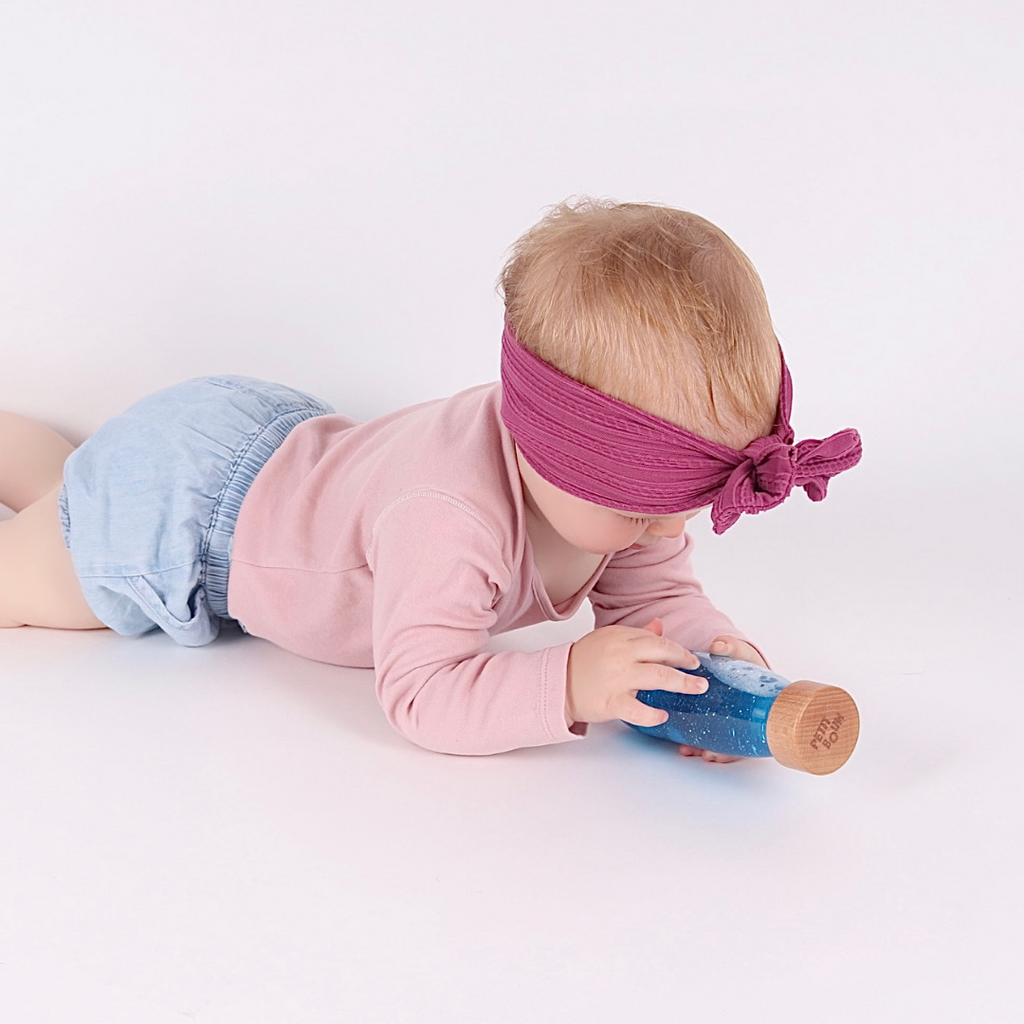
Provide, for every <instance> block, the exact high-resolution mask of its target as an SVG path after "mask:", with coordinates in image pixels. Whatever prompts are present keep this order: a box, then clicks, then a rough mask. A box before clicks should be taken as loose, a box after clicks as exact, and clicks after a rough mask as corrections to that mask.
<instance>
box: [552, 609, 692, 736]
mask: <svg viewBox="0 0 1024 1024" xmlns="http://www.w3.org/2000/svg"><path fill="white" fill-rule="evenodd" d="M661 632H662V625H661V620H660V619H654V620H653V621H652V622H650V623H649V624H648V625H647V626H645V627H644V628H643V629H636V628H634V627H633V626H602V627H601V628H600V629H595V630H594V631H593V632H592V633H588V634H587V635H586V636H585V637H583V638H582V639H581V640H577V641H576V643H574V644H573V645H572V647H571V648H570V650H569V668H568V678H567V682H566V688H565V719H566V722H567V723H568V725H569V726H570V727H571V726H572V725H573V723H575V722H611V721H614V720H615V719H621V720H622V721H624V722H629V723H630V724H631V725H646V726H652V725H661V724H662V723H663V722H667V721H668V712H667V711H663V710H662V709H660V708H652V707H649V706H648V705H647V704H644V703H642V702H641V701H638V700H637V699H636V694H637V691H638V690H671V691H673V692H674V693H703V692H704V691H705V690H706V689H707V688H708V683H707V680H706V679H704V678H703V677H702V676H690V675H686V673H684V672H677V671H676V668H697V667H698V666H699V665H700V661H699V660H698V659H697V656H696V655H695V654H693V653H692V652H691V651H688V650H687V649H686V648H685V647H681V646H680V645H679V644H677V643H675V642H674V641H672V640H668V639H666V638H665V637H663V636H662V635H661Z"/></svg>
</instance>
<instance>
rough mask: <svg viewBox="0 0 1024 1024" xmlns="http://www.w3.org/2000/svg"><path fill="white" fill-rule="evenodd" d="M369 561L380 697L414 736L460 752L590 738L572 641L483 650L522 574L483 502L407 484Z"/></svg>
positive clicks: (386, 515)
mask: <svg viewBox="0 0 1024 1024" xmlns="http://www.w3.org/2000/svg"><path fill="white" fill-rule="evenodd" d="M368 560H369V565H370V569H371V570H372V572H373V577H374V603H373V653H374V665H375V666H376V672H377V696H378V699H379V700H380V703H381V706H382V707H383V709H384V712H385V714H386V715H387V717H388V720H389V721H390V722H391V724H392V725H393V726H394V727H395V728H396V729H397V730H398V731H399V732H400V733H401V734H402V735H403V736H405V737H406V738H408V739H410V740H412V741H413V742H414V743H417V744H419V745H420V746H423V747H427V748H429V749H431V750H437V751H441V752H444V753H450V754H493V753H497V752H499V751H503V750H512V749H514V748H516V747H531V746H540V745H542V744H546V743H558V742H561V741H566V740H572V739H577V738H578V736H577V735H575V734H574V733H572V732H570V731H569V728H568V727H567V726H566V724H565V674H566V664H567V662H568V658H569V648H570V646H571V645H570V644H563V645H561V646H559V647H550V648H547V649H546V650H541V651H536V652H518V651H508V652H502V653H500V654H489V653H486V652H484V651H483V647H484V645H485V644H486V643H487V641H488V639H489V636H490V634H489V630H490V628H491V627H492V626H493V625H494V623H495V619H496V616H495V613H494V605H495V603H496V601H497V600H498V597H499V595H500V594H502V593H503V592H506V591H507V590H508V589H509V587H510V585H511V578H510V569H509V567H508V566H507V565H506V563H505V560H504V559H503V558H502V557H501V544H500V542H499V540H498V538H497V537H496V536H495V534H494V533H493V532H492V531H491V530H490V528H489V527H488V526H487V524H486V523H485V522H484V521H483V519H482V518H480V517H479V515H478V514H477V513H476V512H475V510H474V509H472V508H471V507H470V506H468V505H466V504H465V503H463V502H460V501H459V500H458V499H456V498H453V497H451V496H450V495H447V494H444V493H440V492H437V491H429V492H416V493H414V494H411V495H405V496H403V497H402V498H400V499H399V500H398V501H396V502H394V503H392V505H390V506H389V507H388V508H386V509H385V510H384V511H383V512H382V513H381V515H380V516H379V517H378V519H377V522H376V523H375V525H374V533H373V539H372V542H371V544H370V550H369V556H368Z"/></svg>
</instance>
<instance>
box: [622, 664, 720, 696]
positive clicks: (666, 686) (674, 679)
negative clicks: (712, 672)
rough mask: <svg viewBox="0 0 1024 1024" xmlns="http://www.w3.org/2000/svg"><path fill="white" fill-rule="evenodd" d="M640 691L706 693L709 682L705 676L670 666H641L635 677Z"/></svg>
mask: <svg viewBox="0 0 1024 1024" xmlns="http://www.w3.org/2000/svg"><path fill="white" fill-rule="evenodd" d="M637 680H638V681H639V682H640V684H641V685H640V686H638V687H637V689H638V690H668V691H670V692H671V693H704V692H705V691H706V690H707V688H708V681H707V680H706V679H705V678H704V677H703V676H694V675H691V674H690V673H689V672H680V671H678V670H677V669H674V668H671V667H670V666H668V665H650V664H648V665H641V666H639V671H638V673H637V675H636V677H634V681H637Z"/></svg>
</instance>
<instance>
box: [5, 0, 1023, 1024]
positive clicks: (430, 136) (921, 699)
mask: <svg viewBox="0 0 1024 1024" xmlns="http://www.w3.org/2000/svg"><path fill="white" fill-rule="evenodd" d="M1022 28H1024V14H1022V11H1021V8H1020V5H1019V4H1016V3H1011V2H1010V0H1002V2H1000V0H980V2H973V3H967V2H966V0H963V2H942V3H937V2H930V3H921V2H906V3H901V4H886V3H881V2H878V0H866V2H864V3H860V4H855V5H849V4H842V5H840V4H838V3H829V2H825V3H798V2H793V0H779V2H775V3H771V4H768V3H756V2H754V0H747V2H740V0H721V2H718V3H714V4H711V3H687V2H681V3H669V2H667V0H661V2H645V0H639V2H636V3H633V4H628V5H622V4H612V3H607V2H605V0H596V2H595V3H592V4H591V5H589V6H587V7H583V6H580V5H578V4H571V3H568V2H567V0H548V2H546V3H537V2H534V0H521V2H519V3H517V4H514V5H506V6H498V5H488V4H485V3H479V2H477V3H469V2H453V0H435V2H434V3H432V4H423V5H419V4H413V3H410V2H408V0H405V2H401V0H398V2H395V0H382V2H379V3H376V4H361V3H360V4H357V3H353V2H350V0H335V2H327V0H318V2H313V0H290V2H287V3H286V2H283V0H248V2H246V3H242V2H237V0H233V2H229V0H210V2H206V3H198V2H195V0H173V2H171V0H166V2H165V0H144V2H142V3H139V2H134V3H129V2H113V0H92V2H90V3H88V4H80V3H73V2H70V0H52V2H48V3H29V2H27V0H6V2H4V3H2V4H0V309H2V316H0V356H2V361H0V407H4V408H8V409H13V410H16V411H20V412H25V413H28V414H33V415H37V416H39V417H41V418H43V419H45V420H46V421H47V422H49V423H51V424H52V425H54V426H55V427H57V428H58V429H61V430H63V431H64V432H65V433H67V434H68V436H70V437H71V438H72V439H74V440H76V441H78V440H81V439H82V438H84V437H85V436H86V435H87V434H88V433H89V432H90V431H92V430H93V429H95V427H96V426H98V425H99V423H101V422H102V421H103V420H104V419H105V418H106V417H107V416H109V415H111V414H113V413H115V412H118V411H119V410H120V409H122V408H123V407H124V406H126V405H127V404H129V403H130V402H132V401H133V400H134V399H136V398H138V397H140V396H141V395H142V394H144V393H146V392H148V391H151V390H154V389H156V388H158V387H161V386H164V385H166V384H169V383H172V382H174V381H176V380H179V379H183V378H186V377H189V376H195V375H198V374H203V373H211V372H235V373H244V374H249V375H253V376H264V377H269V378H276V379H279V380H282V381H285V382H287V383H290V384H292V385H295V386H298V387H301V388H305V389H308V390H311V391H314V392H317V393H319V394H321V395H322V396H323V397H325V398H327V399H328V400H330V401H331V402H333V403H334V404H335V405H336V406H337V407H338V408H339V409H342V410H344V411H346V412H349V413H350V414H352V415H356V416H359V417H370V416H373V415H375V414H378V413H381V412H385V411H388V410H391V409H394V408H397V407H399V406H402V405H407V404H410V403H412V402H415V401H420V400H423V399H427V398H433V397H439V396H442V395H446V394H450V393H452V392H454V391H457V390H459V389H461V388H464V387H467V386H470V385H473V384H476V383H481V382H484V381H487V380H491V379H494V378H495V377H496V375H497V351H498V335H499V331H500V321H501V308H500V303H499V301H498V299H497V297H496V295H495V290H494V283H495V279H496V277H497V274H498V271H499V268H500V265H501V262H502V259H503V255H504V252H505V249H506V247H507V246H508V245H509V244H510V243H511V242H512V241H513V240H514V239H515V238H516V237H517V235H518V234H520V233H521V232H522V231H523V230H525V229H526V228H527V227H529V226H530V225H531V224H532V223H533V222H534V221H535V220H536V219H537V218H538V217H539V215H540V214H541V212H542V210H543V208H544V207H545V206H546V205H548V204H551V203H554V202H557V201H559V200H561V199H563V198H565V197H567V196H569V195H574V194H579V193H588V194H592V195H600V196H613V197H615V198H618V199H622V200H654V201H662V202H668V203H671V204H673V205H676V206H682V207H685V208H688V209H692V210H694V211H696V212H698V213H701V214H702V215H704V216H706V217H708V218H710V219H711V220H713V221H715V222H716V223H718V224H719V225H721V226H722V227H723V228H724V229H725V230H726V231H727V232H729V233H730V234H731V235H732V237H733V238H734V239H735V240H736V241H737V242H738V243H739V244H740V246H741V247H742V248H743V249H744V250H745V251H746V252H747V253H748V255H749V256H750V257H751V259H752V260H753V261H754V263H755V265H756V266H757V267H758V269H759V270H760V272H761V274H762V277H763V279H764V282H765V285H766V288H767V291H768V295H769V299H770V302H771V305H772V309H773V314H774V317H775V320H776V325H777V328H778V331H779V334H780V337H781V339H782V341H783V344H784V346H785V349H786V353H787V358H788V360H789V363H790V365H791V368H792V370H793V375H794V379H795V385H796V397H795V404H794V416H793V421H794V425H795V427H796V429H797V433H798V435H799V436H822V434H823V433H828V432H831V431H833V430H836V429H839V428H842V427H846V426H857V427H858V428H859V429H860V430H861V432H862V434H863V437H864V443H865V459H864V462H863V464H862V466H861V467H859V468H858V469H856V470H855V471H853V472H851V473H848V474H844V475H843V476H841V477H839V478H837V480H836V481H835V482H834V484H833V493H832V494H831V495H830V497H829V499H828V501H826V502H825V503H823V504H821V505H811V504H810V503H809V502H807V501H806V500H805V499H804V498H803V497H802V496H799V497H795V498H793V499H792V500H791V501H790V502H788V503H787V504H786V505H785V506H784V507H783V508H782V509H780V510H778V511H776V512H773V513H772V514H771V515H770V516H764V517H759V518H757V519H751V520H750V521H745V522H744V523H742V524H740V525H738V526H737V527H736V528H735V529H734V530H732V531H730V533H729V534H728V535H726V536H725V537H723V538H711V537H710V532H709V531H708V529H707V526H706V524H705V525H700V526H698V527H697V530H698V532H699V533H700V534H701V540H702V544H701V549H700V552H699V555H700V563H699V564H700V566H701V567H702V570H703V574H704V576H705V579H706V581H707V586H708V589H709V591H710V592H711V593H712V595H713V596H714V597H715V598H716V599H717V600H718V602H719V603H720V604H721V605H722V606H723V607H724V608H725V609H726V610H727V611H728V612H730V614H732V615H733V617H734V618H735V619H736V620H737V621H738V622H739V623H740V624H741V625H742V627H743V628H745V629H746V630H747V631H748V632H749V633H750V634H751V635H752V636H754V637H755V638H757V639H758V641H759V642H760V643H761V644H762V645H763V646H764V647H765V649H766V650H767V651H768V653H769V655H770V656H771V657H772V659H773V661H774V663H775V664H776V665H777V667H778V668H779V669H780V670H781V671H783V672H785V673H787V674H789V675H794V676H809V677H811V678H822V679H826V680H829V681H834V682H837V683H840V684H841V685H845V686H847V687H848V688H850V689H851V690H852V691H853V692H854V693H855V695H856V696H857V699H858V701H859V703H860V704H861V709H862V716H863V719H864V726H863V728H864V731H863V737H862V742H861V746H860V749H859V750H858V752H857V754H856V755H855V757H854V759H853V760H851V762H850V764H849V765H847V766H846V767H845V768H844V769H843V770H842V771H841V772H840V773H839V774H837V775H835V776H832V777H830V778H828V779H810V778H805V777H803V776H799V775H797V774H796V773H792V772H787V771H785V770H784V769H781V768H779V767H777V766H774V765H771V764H765V763H755V764H742V765H736V766H732V767H721V766H707V765H701V764H693V763H690V762H683V761H679V760H678V759H676V758H675V756H674V754H672V752H671V750H670V748H669V747H668V746H667V745H659V744H654V743H652V742H650V741H641V738H639V737H634V736H632V735H631V734H629V733H628V732H627V731H625V730H624V729H621V728H619V727H617V726H607V727H604V728H601V729H595V730H594V731H593V735H592V736H591V737H590V739H588V741H587V743H585V744H574V745H572V747H571V749H567V748H551V749H544V750H535V751H523V752H518V753H515V754H510V755H504V756H501V757H496V758H488V759H482V760H481V759H457V758H448V757H442V756H439V755H432V754H427V753H424V752H421V751H419V750H417V749H415V748H412V747H409V746H408V745H407V744H405V743H404V742H403V741H401V740H399V739H398V738H397V737H395V736H393V735H392V734H391V733H390V732H389V730H388V728H387V726H386V723H384V721H383V717H382V715H381V713H380V712H379V710H378V709H377V708H376V705H375V704H374V701H373V695H372V682H371V677H370V674H369V673H361V672H356V671H348V670H337V669H329V668H327V667H325V666H320V665H314V664H311V663H307V662H304V661H301V660H300V659H297V658H293V657H290V656H287V655H284V654H283V653H282V652H278V651H275V650H273V649H272V648H270V647H269V646H268V645H265V644H262V643H261V642H259V641H254V640H250V639H248V638H242V637H237V636H234V637H227V638H225V639H223V641H221V642H218V644H217V645H215V646H214V647H213V648H210V649H208V650H205V651H200V652H184V651H179V650H177V649H175V648H174V647H173V645H172V644H171V643H170V642H169V641H166V640H165V638H162V637H147V638H144V639H142V640H139V641H124V640H120V639H119V638H116V637H113V636H109V635H106V634H92V635H87V636H74V635H68V636H66V635H58V634H52V633H47V632H46V631H37V630H18V631H6V632H3V633H0V900H2V902H0V1010H3V1012H4V1014H5V1017H9V1018H10V1019H12V1020H25V1021H44V1022H45V1021H50V1020H53V1021H60V1022H62V1024H67V1022H70V1024H77V1022H79V1021H82V1022H92V1021H104V1022H110V1021H121V1020H125V1021H132V1022H134V1024H139V1022H145V1024H148V1022H150V1021H152V1022H158V1024H163V1022H164V1021H177V1020H181V1019H191V1020H198V1021H202V1022H204V1024H207V1022H209V1024H226V1022H234V1021H242V1020H245V1021H247V1022H250V1024H251V1022H254V1021H256V1022H258V1021H264V1020H266V1021H286V1020H296V1021H303V1022H314V1021H335V1020H352V1021H360V1022H362V1021H367V1022H386V1024H391V1022H399V1021H401V1022H404V1021H423V1020H431V1021H433V1020H438V1021H463V1020H465V1021H474V1022H475V1021H480V1020H485V1021H510V1022H511V1021H516V1022H521V1021H524V1020H539V1021H547V1020H551V1021H555V1020H581V1021H583V1020H593V1021H609V1022H610V1021H621V1020H623V1019H625V1017H626V1016H627V1015H628V1016H633V1015H635V1016H636V1017H637V1019H643V1017H654V1016H658V1017H662V1016H665V1015H667V1014H669V1013H673V1014H676V1013H682V1012H688V1013H690V1014H693V1013H704V1012H713V1013H715V1014H716V1015H717V1016H719V1017H724V1016H726V1015H729V1016H732V1017H737V1018H739V1017H743V1018H745V1019H758V1020H767V1021H776V1020H779V1021H781V1020H789V1019H791V1017H794V1016H798V1015H799V1016H803V1015H805V1014H810V1013H814V1014H827V1015H828V1016H829V1018H830V1019H832V1020H836V1021H862V1020H864V1019H866V1017H867V1016H869V1015H870V1016H872V1018H873V1019H880V1020H889V1019H892V1020H896V1019H924V1017H925V1015H927V1016H928V1018H929V1019H930V1020H932V1021H944V1020H962V1019H964V1018H965V1017H969V1018H971V1019H979V1020H985V1021H993V1022H1001V1021H1008V1020H1011V1019H1016V1018H1015V1016H1014V1006H1015V1005H1016V1003H1018V1002H1019V1000H1017V999H1016V987H1015V986H1016V978H1015V974H1014V970H1015V964H1016V961H1017V959H1018V957H1016V956H1015V955H1014V949H1015V948H1016V949H1017V951H1018V952H1019V936H1018V935H1017V934H1016V932H1015V931H1013V930H1011V926H1013V928H1015V927H1016V921H1017V920H1018V919H1019V913H1020V911H1021V910H1022V909H1024V907H1022V905H1021V885H1020V881H1019V868H1018V862H1019V860H1020V853H1021V848H1020V842H1019V839H1018V830H1019V828H1020V826H1021V824H1022V821H1021V818H1022V815H1021V811H1020V799H1019V781H1020V777H1021V770H1020V765H1019V760H1018V759H1017V758H1016V757H1015V755H1014V743H1015V738H1016V733H1017V732H1018V731H1019V727H1018V724H1017V723H1018V721H1019V718H1020V714H1021V712H1022V711H1024V707H1022V700H1021V697H1020V696H1019V687H1018V686H1017V684H1016V680H1015V678H1013V674H1012V673H1013V668H1012V665H1013V663H1012V661H1011V660H1009V659H1010V658H1011V656H1012V652H1013V650H1014V640H1015V639H1016V638H1017V637H1018V636H1019V634H1020V626H1021V613H1020V608H1021V605H1020V601H1021V596H1022V593H1021V592H1022V587H1021V581H1022V579H1024V572H1022V568H1024V566H1022V560H1021V556H1020V554H1019V551H1018V547H1017V543H1016V536H1015V533H1016V530H1017V528H1018V527H1019V526H1020V525H1021V511H1020V509H1021V500H1022V498H1024V493H1022V492H1024V488H1022V487H1021V473H1020V469H1019V466H1020V461H1021V454H1022V451H1021V449H1022V443H1021V442H1022V429H1021V426H1020V418H1019V414H1018V412H1017V408H1016V407H1017V404H1018V401H1019V394H1020V391H1021V385H1022V383H1024V373H1022V360H1021V356H1020V343H1021V334H1022V332H1021V326H1020V324H1021V318H1020V310H1019V306H1020V290H1021V289H1020V283H1019V282H1020V269H1021V266H1022V262H1024V261H1022V241H1021V240H1022V237H1024V232H1022V228H1024V216H1022V214H1024V202H1022V199H1021V196H1020V188H1019V182H1020V181H1021V180H1022V178H1024V159H1022V156H1024V144H1022V132H1021V116H1020V111H1021V109H1022V106H1024V88H1022V87H1024V73H1022V70H1021V61H1020V53H1021V46H1022V43H1024V32H1022ZM586 628H587V621H586V616H585V615H583V616H581V617H580V619H579V620H578V621H576V622H574V623H571V624H569V625H568V626H566V627H558V628H555V627H550V628H549V629H547V630H543V629H541V630H535V631H532V632H528V634H527V635H525V636H524V635H520V636H513V637H510V638H506V639H505V640H503V641H501V642H502V643H508V644H511V645H516V644H534V645H536V644H542V643H549V642H560V641H561V640H563V639H569V638H571V637H573V636H576V635H579V633H581V632H582V631H583V630H584V629H586ZM1014 944H1016V946H1015V945H1014Z"/></svg>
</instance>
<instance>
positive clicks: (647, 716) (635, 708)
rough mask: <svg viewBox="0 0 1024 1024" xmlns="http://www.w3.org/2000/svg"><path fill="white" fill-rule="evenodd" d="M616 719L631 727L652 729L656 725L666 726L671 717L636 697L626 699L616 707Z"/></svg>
mask: <svg viewBox="0 0 1024 1024" xmlns="http://www.w3.org/2000/svg"><path fill="white" fill-rule="evenodd" d="M615 717H616V718H619V719H621V720H622V721H623V722H628V723H629V724H630V725H640V726H644V727H646V728H652V727H653V726H655V725H664V724H665V723H666V722H667V721H668V718H669V715H668V712H667V711H662V710H661V708H652V707H651V706H650V705H648V704H644V703H643V702H642V701H639V700H637V699H636V698H635V697H624V698H623V699H622V700H621V701H619V703H618V705H617V707H616V712H615Z"/></svg>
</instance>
